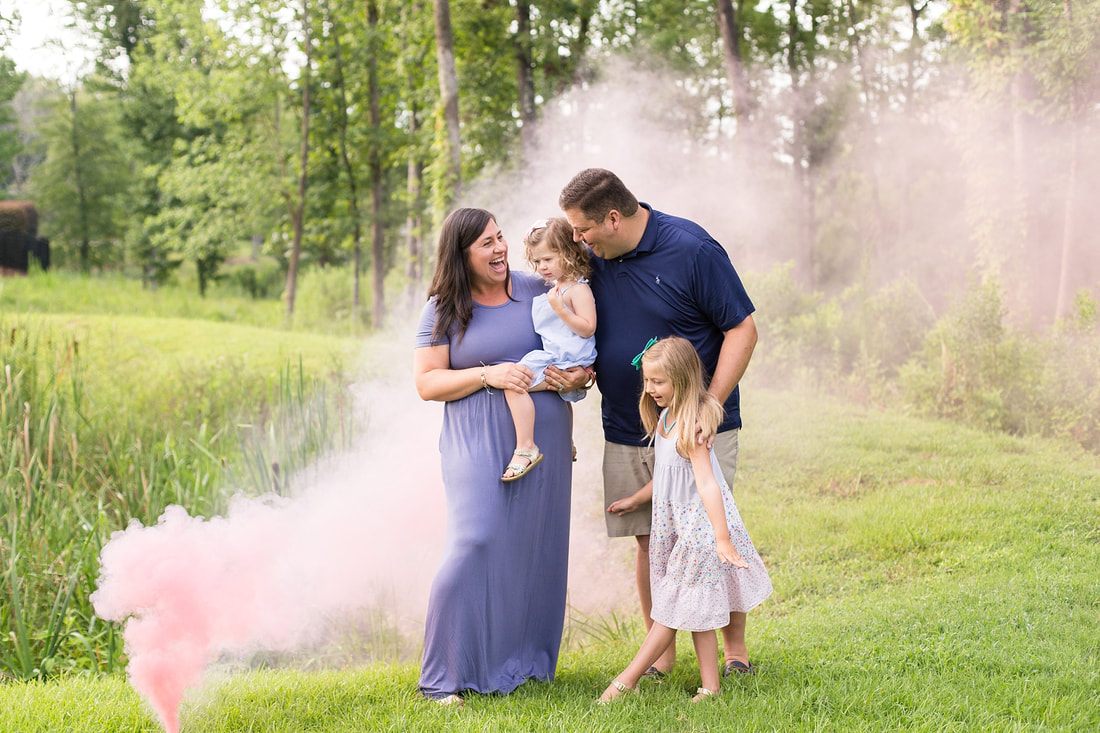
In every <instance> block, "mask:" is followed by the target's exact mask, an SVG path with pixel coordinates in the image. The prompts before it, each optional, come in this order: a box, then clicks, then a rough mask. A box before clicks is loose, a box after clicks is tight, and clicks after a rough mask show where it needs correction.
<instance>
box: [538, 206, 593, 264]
mask: <svg viewBox="0 0 1100 733" xmlns="http://www.w3.org/2000/svg"><path fill="white" fill-rule="evenodd" d="M543 243H545V244H547V245H549V246H550V251H552V252H554V253H556V254H557V255H558V257H559V258H561V269H562V273H561V274H562V277H563V278H565V279H566V280H582V279H584V278H587V277H588V275H589V273H591V271H592V270H591V267H590V266H589V264H588V247H586V246H585V245H584V244H583V243H581V242H574V241H573V227H571V226H570V225H569V221H568V220H567V219H565V218H564V217H561V216H556V217H554V218H552V219H547V220H546V225H545V226H541V227H538V228H536V229H532V230H531V231H530V232H528V233H527V236H526V237H524V238H523V244H524V246H525V247H526V252H525V255H526V257H527V261H528V262H531V250H532V249H533V248H534V247H536V246H537V245H539V244H543ZM531 264H532V266H533V265H534V263H533V262H532V263H531Z"/></svg>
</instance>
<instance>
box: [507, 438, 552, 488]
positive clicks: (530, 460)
mask: <svg viewBox="0 0 1100 733" xmlns="http://www.w3.org/2000/svg"><path fill="white" fill-rule="evenodd" d="M516 456H519V457H520V458H526V459H527V463H518V462H516V461H512V462H511V463H509V464H508V466H507V467H506V468H505V469H504V470H505V472H506V473H507V472H508V471H511V472H512V475H511V476H501V477H500V480H501V481H504V482H505V483H507V482H509V481H515V480H517V479H521V478H523V477H524V476H526V475H527V474H528V472H530V470H531V469H532V468H534V467H535V466H537V465H539V464H540V463H542V453H541V452H540V451H539V447H538V446H537V445H536V446H535V449H534V450H523V449H522V448H516V449H515V450H514V451H512V457H513V458H514V457H516Z"/></svg>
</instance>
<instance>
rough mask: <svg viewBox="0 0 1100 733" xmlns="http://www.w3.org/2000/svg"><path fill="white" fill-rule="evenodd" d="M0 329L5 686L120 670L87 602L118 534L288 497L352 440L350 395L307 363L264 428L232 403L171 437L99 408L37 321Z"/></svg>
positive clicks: (275, 400) (282, 389)
mask: <svg viewBox="0 0 1100 733" xmlns="http://www.w3.org/2000/svg"><path fill="white" fill-rule="evenodd" d="M0 324H2V328H3V331H2V334H3V335H2V337H0V368H2V369H3V376H2V380H3V381H2V382H0V573H2V574H3V581H4V582H3V586H2V588H0V635H2V638H3V639H4V642H3V644H2V645H0V674H2V675H4V676H10V677H16V678H21V679H43V678H47V677H49V676H51V675H52V674H55V673H57V672H59V671H61V670H89V671H111V670H114V669H116V668H118V667H119V666H120V664H121V663H122V661H123V660H122V644H121V635H120V634H119V633H118V632H119V629H118V628H117V627H116V625H114V624H110V623H106V622H104V621H102V620H100V619H98V618H97V617H96V616H95V613H94V611H93V609H92V607H91V603H90V601H89V596H90V594H91V592H92V591H93V590H94V589H95V583H96V579H97V577H98V574H99V563H98V558H99V554H100V551H101V549H102V547H103V545H104V544H105V543H106V542H107V540H108V539H109V538H110V535H111V533H112V532H114V531H116V530H120V529H123V528H125V527H126V526H127V524H128V523H129V522H131V521H132V520H137V521H140V522H142V523H143V524H147V525H148V524H151V523H153V522H155V521H156V519H157V517H159V516H160V514H161V513H162V512H163V511H164V509H165V508H166V507H167V506H168V505H169V504H178V505H181V506H183V507H184V508H185V509H187V510H188V511H189V512H190V513H192V514H201V515H204V516H210V515H212V514H214V513H217V512H218V511H220V510H221V509H222V508H224V505H225V501H226V499H227V497H226V492H227V490H228V489H229V488H230V487H233V486H236V487H237V488H242V484H243V485H244V486H246V487H247V489H248V490H249V491H252V492H255V493H262V492H264V491H267V490H272V489H273V490H276V491H278V490H279V484H278V481H279V480H286V479H288V478H289V476H290V475H292V474H293V473H294V472H295V471H298V470H300V469H301V468H302V467H304V466H305V465H306V464H307V463H308V462H309V461H310V459H311V458H312V457H314V456H316V455H317V454H318V453H320V452H323V451H326V450H332V449H335V448H337V447H339V446H340V445H341V441H348V440H350V436H351V433H352V422H351V419H350V416H349V415H347V414H346V411H345V410H343V408H342V401H341V396H340V390H339V389H336V390H330V389H329V388H328V385H327V384H326V383H324V382H322V381H319V380H315V379H311V378H308V377H307V376H306V375H305V373H304V369H303V366H302V363H301V361H300V360H299V362H298V364H297V365H296V366H292V365H291V364H289V363H288V364H286V365H285V366H284V368H283V369H282V371H281V372H280V373H279V375H278V385H277V386H276V385H274V384H272V390H271V391H272V394H271V396H270V398H269V399H268V400H263V401H261V403H260V404H254V405H249V406H248V407H249V408H250V409H251V410H253V411H255V412H256V413H257V414H256V415H255V416H254V417H255V419H252V416H248V415H245V414H242V413H243V408H242V406H241V405H240V404H237V403H236V402H232V401H231V402H229V403H227V404H222V405H215V407H214V409H212V410H209V411H208V413H207V414H205V415H204V418H205V420H204V421H203V422H201V423H200V424H198V425H195V426H192V425H191V424H190V423H183V424H179V425H175V426H173V427H171V428H169V429H165V428H163V427H157V425H161V424H163V421H162V420H159V419H157V418H156V417H155V416H147V415H144V414H126V413H127V408H126V406H125V405H119V404H106V402H107V401H106V400H102V401H97V400H96V399H91V398H90V396H89V395H88V388H89V384H90V383H91V380H90V379H89V376H88V374H87V373H86V371H85V368H84V365H83V364H84V356H85V355H84V354H83V353H82V351H83V345H82V343H81V342H80V341H79V340H78V339H77V338H76V337H73V336H72V335H68V334H63V333H59V332H58V331H57V330H55V329H51V328H50V327H47V326H43V325H42V324H41V322H37V321H31V320H23V321H18V322H15V321H8V320H5V321H2V322H0ZM227 368H231V367H227ZM270 381H271V382H274V377H271V378H270ZM93 397H94V396H93Z"/></svg>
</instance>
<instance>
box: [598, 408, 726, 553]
mask: <svg viewBox="0 0 1100 733" xmlns="http://www.w3.org/2000/svg"><path fill="white" fill-rule="evenodd" d="M740 432H741V431H740V430H727V431H726V432H724V433H719V434H718V437H717V438H715V440H714V453H715V455H717V456H718V465H719V466H720V467H721V468H722V477H723V478H724V479H725V480H726V483H727V484H729V485H730V487H731V489H732V487H733V477H734V475H735V474H736V473H737V436H738V434H739V433H740ZM652 480H653V448H652V447H648V446H647V447H641V448H640V447H638V446H634V445H621V444H619V443H606V442H605V443H604V446H603V506H604V510H605V511H604V518H605V520H606V522H607V536H608V537H639V536H642V535H648V534H649V526H650V521H651V519H652V515H653V505H652V504H650V503H649V502H646V503H645V504H644V505H643V506H640V507H638V508H637V509H636V510H634V511H632V512H629V513H627V514H624V515H622V516H621V517H620V516H618V515H617V514H612V513H611V512H608V511H606V509H607V507H609V506H610V505H611V503H612V502H615V501H618V500H619V499H625V498H626V497H628V496H630V495H631V494H633V493H634V492H635V491H637V490H638V489H640V488H642V487H643V486H645V485H646V484H647V483H649V482H650V481H652Z"/></svg>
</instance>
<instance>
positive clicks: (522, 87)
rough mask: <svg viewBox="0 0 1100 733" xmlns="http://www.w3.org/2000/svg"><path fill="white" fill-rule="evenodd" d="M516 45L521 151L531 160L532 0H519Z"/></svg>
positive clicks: (517, 4) (533, 129)
mask: <svg viewBox="0 0 1100 733" xmlns="http://www.w3.org/2000/svg"><path fill="white" fill-rule="evenodd" d="M515 47H516V83H517V86H518V87H519V120H520V155H521V156H522V159H523V160H531V159H532V157H533V155H534V151H535V74H534V60H533V59H532V55H531V4H530V3H529V2H528V1H527V0H516V36H515Z"/></svg>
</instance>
